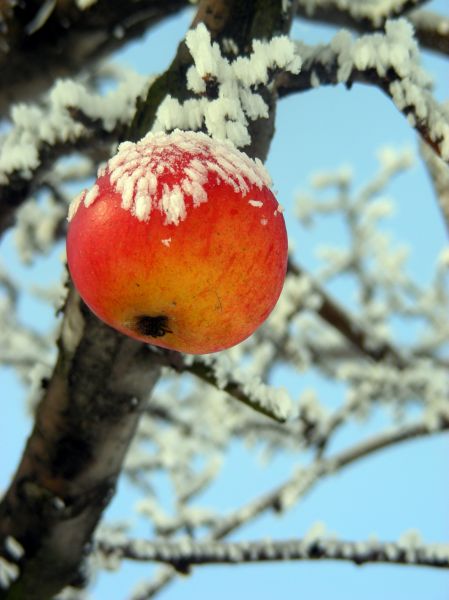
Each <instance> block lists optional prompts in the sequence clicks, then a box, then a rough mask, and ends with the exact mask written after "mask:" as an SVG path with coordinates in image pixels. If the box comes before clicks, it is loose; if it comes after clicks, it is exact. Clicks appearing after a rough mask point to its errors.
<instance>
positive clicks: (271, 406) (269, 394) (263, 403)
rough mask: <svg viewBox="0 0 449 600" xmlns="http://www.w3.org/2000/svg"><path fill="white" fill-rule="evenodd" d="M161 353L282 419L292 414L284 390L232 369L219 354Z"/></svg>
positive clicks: (180, 367)
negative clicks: (184, 354)
mask: <svg viewBox="0 0 449 600" xmlns="http://www.w3.org/2000/svg"><path fill="white" fill-rule="evenodd" d="M162 355H163V356H165V362H166V363H167V364H169V365H170V366H172V367H174V368H175V369H176V370H178V371H186V372H188V373H192V374H193V375H196V376H197V377H199V378H200V379H202V380H203V381H205V382H207V383H209V384H211V385H213V386H214V387H217V388H218V389H220V390H223V391H224V392H226V393H227V394H229V395H230V396H232V397H233V398H235V399H236V400H239V401H240V402H243V404H246V405H247V406H249V407H251V408H252V409H254V410H256V411H257V412H259V413H261V414H263V415H265V416H267V417H269V418H271V419H274V420H275V421H278V422H279V423H284V422H286V421H287V420H288V419H289V418H291V417H292V416H293V408H292V405H291V400H290V398H289V397H288V395H287V392H286V391H285V390H283V389H281V390H275V389H273V388H271V387H269V386H266V385H265V384H263V383H262V382H261V381H259V382H257V381H255V380H254V378H250V377H245V376H244V375H243V374H240V375H239V374H238V373H235V372H233V373H231V372H230V370H229V366H228V365H227V364H225V361H223V360H221V359H220V358H218V357H213V356H211V355H207V356H204V357H189V358H184V359H183V358H182V357H179V356H177V355H176V357H175V356H174V355H173V353H171V352H162ZM163 360H164V359H163Z"/></svg>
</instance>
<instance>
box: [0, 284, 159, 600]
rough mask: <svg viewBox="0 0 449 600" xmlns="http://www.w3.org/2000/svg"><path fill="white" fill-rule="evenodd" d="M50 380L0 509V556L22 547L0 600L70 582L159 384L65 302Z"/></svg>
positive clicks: (127, 343) (132, 351)
mask: <svg viewBox="0 0 449 600" xmlns="http://www.w3.org/2000/svg"><path fill="white" fill-rule="evenodd" d="M58 346H59V357H58V361H57V364H56V366H55V369H54V372H53V375H52V377H51V379H50V381H49V382H48V383H45V384H44V383H43V384H42V385H43V386H44V385H45V389H44V390H43V397H42V400H41V401H40V403H39V406H38V408H37V412H36V419H35V426H34V429H33V431H32V433H31V435H30V438H29V440H28V443H27V446H26V448H25V451H24V454H23V457H22V461H21V463H20V465H19V467H18V470H17V472H16V474H15V477H14V479H13V481H12V483H11V485H10V487H9V489H8V491H7V492H6V494H5V496H4V498H3V499H2V501H1V503H0V554H3V555H4V556H5V558H6V559H7V560H9V562H11V561H13V562H14V557H11V556H8V550H7V542H6V540H7V539H8V538H13V539H14V540H16V541H17V542H19V544H20V545H21V546H22V548H23V550H24V554H23V556H21V557H20V558H19V559H16V561H15V562H16V563H17V565H18V567H19V571H20V575H19V577H18V579H17V580H16V582H15V583H14V584H13V585H12V586H11V587H10V588H9V589H8V590H6V591H5V590H4V591H2V590H0V598H2V599H4V598H5V599H9V598H27V600H28V599H29V600H34V599H36V600H42V598H47V597H50V596H51V595H53V594H55V593H56V592H57V591H58V590H59V589H60V588H61V587H63V586H64V585H67V584H68V583H69V582H70V581H71V580H73V579H74V578H75V577H76V575H77V571H78V569H79V566H80V562H81V560H82V558H83V556H84V554H85V552H86V549H87V544H88V542H89V539H90V536H91V534H92V531H93V530H94V528H95V526H96V524H97V522H98V520H99V518H100V517H101V514H102V512H103V510H104V509H105V507H106V505H107V504H108V502H109V500H110V499H111V497H112V495H113V493H114V489H115V485H116V481H117V478H118V476H119V474H120V470H121V467H122V463H123V460H124V457H125V453H126V451H127V449H128V446H129V443H130V441H131V439H132V437H133V434H134V431H135V429H136V426H137V423H138V419H139V416H140V414H141V413H142V411H143V410H144V407H145V400H146V398H147V397H148V394H149V393H150V392H151V389H152V387H153V385H154V383H155V382H156V380H157V377H158V373H159V368H158V367H157V366H154V365H153V366H151V365H148V364H147V362H146V361H145V366H144V368H143V370H142V363H141V358H140V356H141V350H142V345H141V344H138V343H136V342H133V341H131V340H130V339H128V338H125V337H124V336H122V335H120V334H118V333H117V332H115V331H114V330H112V329H110V328H109V327H107V326H106V325H104V324H103V323H101V322H100V321H98V320H97V319H96V317H94V316H93V315H92V313H90V311H88V309H87V308H86V307H85V306H84V305H83V304H82V302H81V301H80V299H79V297H78V295H77V294H76V293H75V292H73V291H72V292H71V293H70V294H69V297H68V301H67V304H66V307H65V317H64V321H63V324H62V329H61V335H60V338H59V341H58Z"/></svg>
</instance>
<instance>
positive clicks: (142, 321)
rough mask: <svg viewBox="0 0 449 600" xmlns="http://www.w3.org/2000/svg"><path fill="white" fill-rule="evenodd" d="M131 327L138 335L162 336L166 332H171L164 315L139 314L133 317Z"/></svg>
mask: <svg viewBox="0 0 449 600" xmlns="http://www.w3.org/2000/svg"><path fill="white" fill-rule="evenodd" d="M133 329H134V330H135V331H137V333H139V334H140V335H147V336H148V337H154V338H158V337H164V335H165V334H166V333H173V331H172V330H171V329H170V328H169V326H168V317H166V316H165V315H158V316H157V317H150V316H148V315H139V316H138V317H136V318H135V319H134V322H133Z"/></svg>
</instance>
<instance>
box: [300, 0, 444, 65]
mask: <svg viewBox="0 0 449 600" xmlns="http://www.w3.org/2000/svg"><path fill="white" fill-rule="evenodd" d="M425 2H427V0H411V1H410V0H401V1H400V2H398V1H397V0H387V1H382V2H381V1H378V0H371V1H369V2H360V1H359V2H354V1H352V2H351V1H350V0H345V1H341V0H318V1H315V0H314V1H313V2H311V0H298V2H297V9H296V14H297V16H298V17H299V18H300V19H307V20H310V21H314V22H317V23H327V24H328V25H333V26H335V27H345V28H349V29H353V30H355V31H358V32H360V33H369V32H371V31H377V30H379V31H380V30H382V29H383V28H384V26H385V23H386V21H387V20H388V19H393V18H398V17H400V16H405V17H406V18H407V20H408V21H410V23H411V24H412V25H413V27H414V29H415V33H416V38H417V40H418V42H419V43H420V44H421V46H422V47H423V48H428V49H429V50H433V51H435V52H441V53H443V54H449V38H448V31H449V18H448V17H446V16H445V15H440V14H438V13H434V12H430V11H426V10H417V8H418V6H420V5H422V4H425Z"/></svg>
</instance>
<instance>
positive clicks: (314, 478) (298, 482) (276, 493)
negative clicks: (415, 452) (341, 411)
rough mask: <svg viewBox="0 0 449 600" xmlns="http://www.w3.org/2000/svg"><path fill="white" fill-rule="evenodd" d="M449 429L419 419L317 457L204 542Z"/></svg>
mask: <svg viewBox="0 0 449 600" xmlns="http://www.w3.org/2000/svg"><path fill="white" fill-rule="evenodd" d="M448 430H449V421H447V420H446V421H441V422H440V424H439V427H438V428H436V429H434V430H429V429H428V427H427V425H426V424H425V423H420V422H418V423H415V424H411V425H407V426H404V427H401V428H399V429H395V430H392V431H387V432H384V433H381V434H379V435H375V436H373V437H371V438H369V439H367V440H365V441H364V442H361V443H359V444H355V445H354V446H352V447H350V448H348V449H347V450H343V451H342V452H340V453H338V454H335V455H333V456H331V457H329V458H321V459H320V458H319V459H317V460H316V461H315V462H314V463H312V465H311V466H310V467H308V468H307V469H303V470H301V471H299V472H297V473H295V474H294V475H293V477H291V478H289V479H287V480H286V481H285V482H284V483H282V484H281V485H279V486H277V487H275V488H274V489H273V490H271V491H270V492H268V493H267V494H265V495H263V496H259V497H257V498H256V499H255V500H252V501H250V502H248V503H247V504H245V505H243V506H242V507H240V508H238V509H237V510H235V511H234V512H233V513H231V514H229V515H228V516H227V517H223V518H222V519H220V520H219V521H218V522H217V523H216V525H215V526H214V527H213V528H212V529H211V530H210V531H209V534H208V535H207V538H206V540H204V542H203V543H204V544H208V543H210V542H211V541H214V540H221V539H223V538H225V537H226V536H228V535H229V534H230V533H232V532H234V531H236V530H237V529H239V528H240V527H241V526H242V525H245V524H247V523H250V522H251V521H253V520H254V519H255V518H257V517H259V516H260V515H261V514H263V513H265V512H266V511H268V510H275V511H282V510H286V509H288V508H290V507H291V506H293V505H296V503H297V502H298V501H299V500H300V498H302V497H303V496H304V495H305V494H307V493H308V492H309V491H310V490H311V489H312V488H313V487H314V486H315V484H317V483H318V482H320V481H321V480H322V479H323V478H324V477H326V476H329V475H333V474H335V473H336V472H337V471H338V470H339V469H342V468H344V467H346V466H348V465H350V464H352V463H354V462H356V461H357V460H360V459H361V458H364V457H366V456H369V455H371V454H373V453H375V452H377V451H379V450H383V449H385V448H389V447H391V446H395V445H396V444H399V443H401V442H405V441H408V440H411V439H416V438H421V437H427V436H431V435H434V434H437V433H441V432H444V431H448ZM168 562H170V561H168ZM401 564H404V563H401ZM175 576H176V572H175V571H174V570H172V569H170V570H165V569H163V570H161V571H160V572H159V573H158V574H157V576H156V578H155V580H154V581H152V582H149V583H148V584H146V583H145V584H144V586H143V587H142V589H141V590H139V591H138V592H136V593H135V594H134V595H133V597H132V600H147V599H148V598H152V597H153V596H154V595H155V594H156V593H158V592H159V591H160V590H161V589H162V588H163V587H165V586H166V585H168V584H169V583H170V582H171V581H172V580H173V578H174V577H175Z"/></svg>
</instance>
